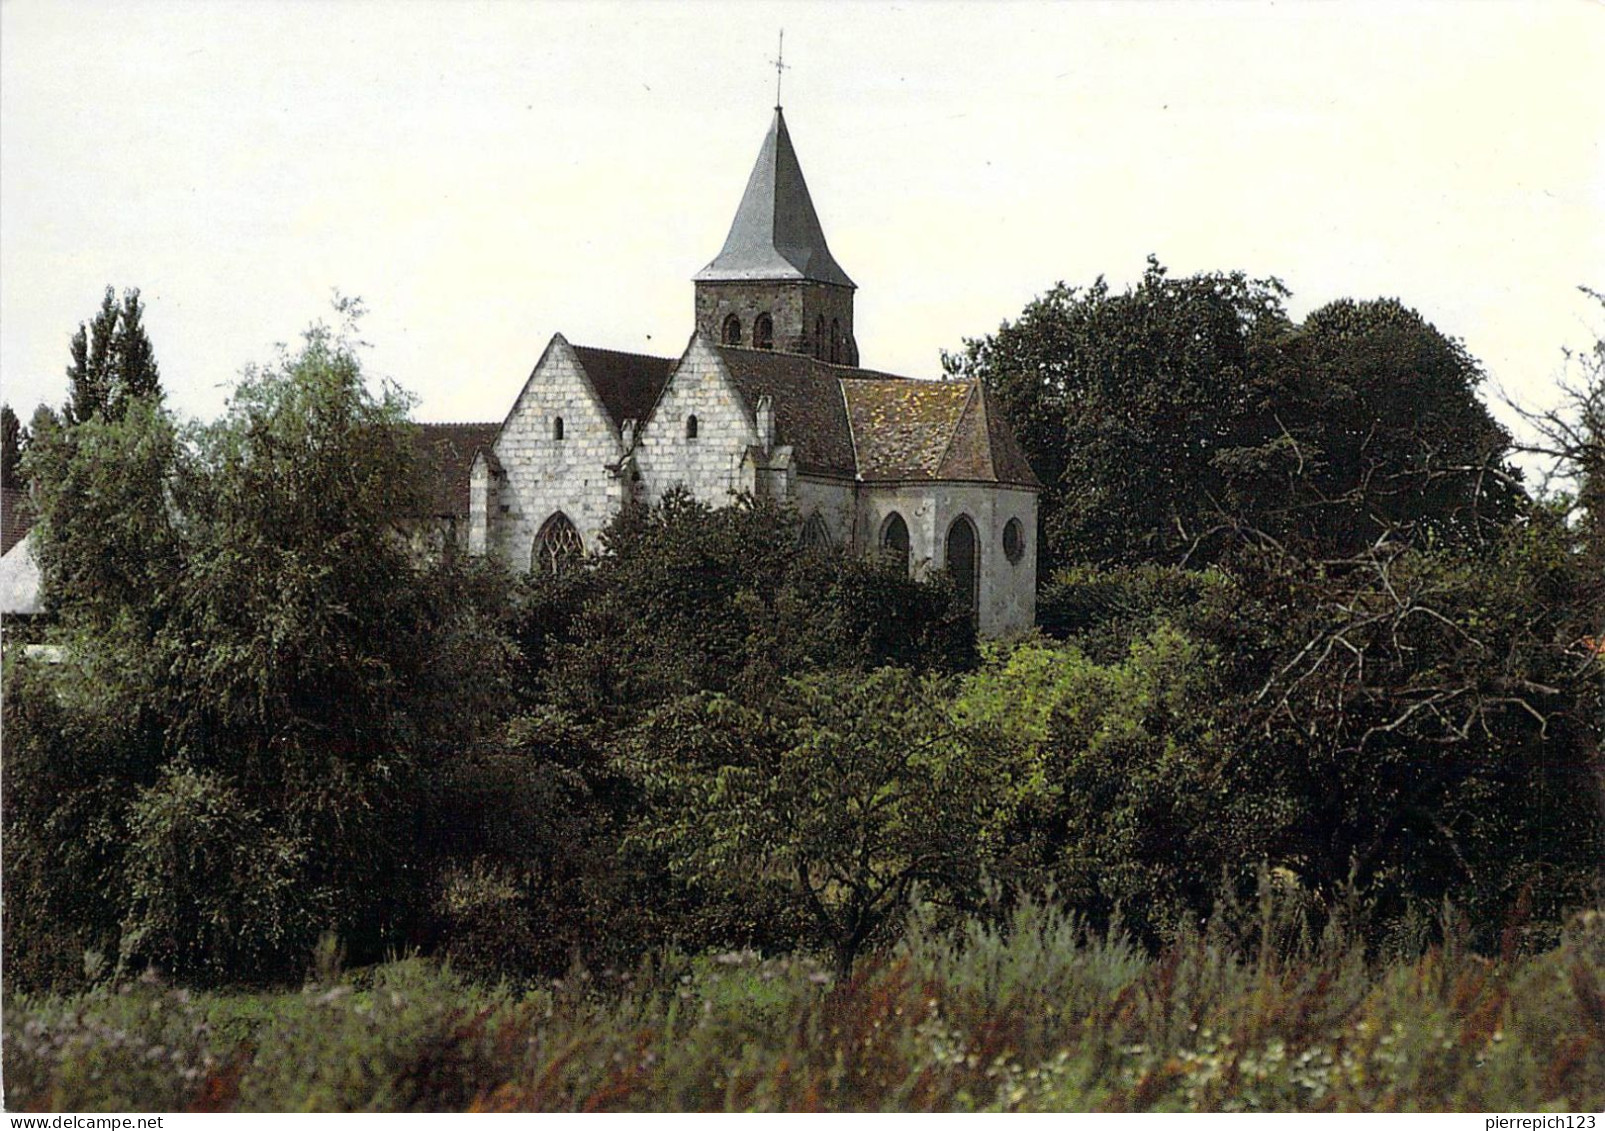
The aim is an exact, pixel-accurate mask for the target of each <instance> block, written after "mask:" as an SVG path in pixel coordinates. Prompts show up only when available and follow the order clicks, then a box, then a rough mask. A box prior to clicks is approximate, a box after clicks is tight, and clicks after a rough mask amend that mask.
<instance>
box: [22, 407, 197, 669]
mask: <svg viewBox="0 0 1605 1131" xmlns="http://www.w3.org/2000/svg"><path fill="white" fill-rule="evenodd" d="M183 459H184V452H183V449H182V445H181V444H180V441H179V434H178V428H177V425H176V424H175V423H174V421H173V420H172V418H171V416H170V415H169V414H168V413H167V412H166V411H165V410H164V409H163V408H161V406H160V405H159V404H157V403H156V402H155V401H153V400H149V399H147V400H140V401H135V402H131V403H130V405H129V406H128V407H127V410H126V411H125V412H124V414H123V415H122V416H120V417H117V418H112V417H109V416H106V415H105V414H103V413H97V414H95V415H93V416H91V417H90V418H88V419H87V420H85V421H83V422H82V423H80V424H77V425H73V426H68V425H64V424H63V423H62V421H61V420H60V419H58V418H57V417H56V416H55V414H53V413H50V412H49V411H48V410H44V409H43V408H41V411H40V412H38V413H36V414H35V416H34V427H33V430H32V436H31V438H30V441H29V444H28V451H27V454H26V456H25V457H24V459H23V463H22V466H23V471H24V474H25V475H26V476H27V478H28V479H29V480H30V481H31V483H32V484H33V488H34V494H33V501H34V508H35V513H36V515H37V519H38V521H37V523H36V525H35V528H34V535H33V539H34V556H35V558H36V559H37V560H38V562H39V568H40V573H41V579H42V583H43V591H44V592H43V596H44V601H45V604H46V606H47V607H49V608H51V609H53V610H55V611H56V612H58V613H60V614H62V616H63V617H64V622H65V624H66V625H68V626H69V628H70V629H72V630H74V631H76V630H83V631H85V632H88V633H90V634H95V635H104V634H106V633H110V632H112V631H113V630H118V631H126V632H131V633H133V634H134V635H133V637H132V638H131V640H130V644H131V646H133V647H135V648H146V649H148V648H149V645H150V643H151V641H152V640H153V639H154V636H155V633H156V630H157V628H158V627H159V624H160V621H161V618H162V617H163V616H164V615H165V613H166V610H167V607H168V602H167V600H166V598H167V597H168V596H169V595H170V592H171V587H172V585H173V583H174V581H175V579H176V574H177V571H178V568H179V546H178V539H179V536H180V532H179V529H178V527H177V526H176V525H175V523H174V521H173V520H174V517H175V512H174V508H173V503H174V499H173V489H174V485H175V483H176V481H177V478H178V475H179V468H180V464H181V463H182V462H183Z"/></svg>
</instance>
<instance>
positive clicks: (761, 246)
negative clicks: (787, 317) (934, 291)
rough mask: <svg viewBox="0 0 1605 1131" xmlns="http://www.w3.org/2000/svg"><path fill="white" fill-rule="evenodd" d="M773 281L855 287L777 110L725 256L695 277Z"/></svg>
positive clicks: (727, 240)
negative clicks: (829, 242) (830, 242)
mask: <svg viewBox="0 0 1605 1131" xmlns="http://www.w3.org/2000/svg"><path fill="white" fill-rule="evenodd" d="M770 279H776V280H779V279H806V280H809V281H812V282H816V283H834V284H835V285H837V286H840V287H851V286H854V285H855V284H854V283H853V281H852V280H851V279H849V278H848V277H847V272H845V271H843V270H842V269H841V266H840V265H839V264H838V263H837V262H836V260H835V258H834V257H833V256H832V255H831V254H830V248H829V247H827V246H826V244H825V233H824V230H823V229H822V228H821V227H820V226H819V215H818V213H816V212H815V211H814V202H813V200H812V198H810V197H809V195H808V185H807V183H806V182H805V181H804V180H803V174H802V166H801V165H800V164H798V162H797V151H796V150H794V149H793V148H792V146H791V134H790V133H788V132H787V130H786V118H785V115H784V114H783V113H782V112H781V110H780V107H778V106H777V107H775V119H774V121H773V122H772V123H771V124H770V126H769V133H768V135H767V136H765V137H764V140H763V147H762V148H761V149H759V150H758V163H757V164H756V165H754V166H753V167H752V176H750V177H749V178H747V191H746V192H745V193H744V194H742V197H741V205H740V207H738V208H737V209H736V218H735V221H734V222H733V223H732V224H731V225H730V234H729V235H728V236H726V237H725V241H724V250H722V251H721V252H719V255H718V258H716V259H715V260H714V261H713V262H712V263H710V264H708V265H707V266H706V267H704V268H703V269H702V270H701V271H698V272H697V273H696V275H695V276H694V280H695V281H696V282H699V283H709V282H736V281H744V280H754V281H759V280H770Z"/></svg>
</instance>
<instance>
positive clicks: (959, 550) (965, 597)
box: [947, 514, 980, 613]
mask: <svg viewBox="0 0 1605 1131" xmlns="http://www.w3.org/2000/svg"><path fill="white" fill-rule="evenodd" d="M978 548H979V540H978V539H977V538H976V536H975V523H973V522H971V521H970V518H969V516H968V515H962V514H961V515H959V516H958V517H957V518H955V519H954V520H953V525H952V526H950V527H948V528H947V573H948V576H949V577H951V578H952V579H953V587H954V588H955V589H957V590H958V591H959V598H960V599H961V600H962V601H963V602H964V603H965V605H967V606H968V607H969V609H970V611H971V612H972V613H973V612H974V611H975V607H976V604H977V598H978V596H979V593H978V583H979V581H980V570H979V569H977V568H976V567H977V566H978V565H979V564H980V562H979V561H978V558H979V556H980V555H979V554H977V552H976V551H977V549H978Z"/></svg>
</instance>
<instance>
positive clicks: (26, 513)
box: [0, 487, 33, 554]
mask: <svg viewBox="0 0 1605 1131" xmlns="http://www.w3.org/2000/svg"><path fill="white" fill-rule="evenodd" d="M32 526H33V506H32V504H31V503H30V502H29V501H28V492H27V491H25V490H23V489H22V488H21V487H0V554H5V553H9V552H10V550H11V547H13V546H15V545H16V544H17V543H18V542H20V541H22V537H23V535H25V534H27V533H28V530H29V529H30V528H31V527H32Z"/></svg>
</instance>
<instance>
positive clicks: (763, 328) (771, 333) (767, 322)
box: [752, 314, 775, 350]
mask: <svg viewBox="0 0 1605 1131" xmlns="http://www.w3.org/2000/svg"><path fill="white" fill-rule="evenodd" d="M752 344H753V345H754V346H756V347H757V348H758V349H761V350H772V349H774V348H775V321H774V319H773V318H770V317H769V315H767V314H760V315H758V317H757V318H754V319H753V320H752Z"/></svg>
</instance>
